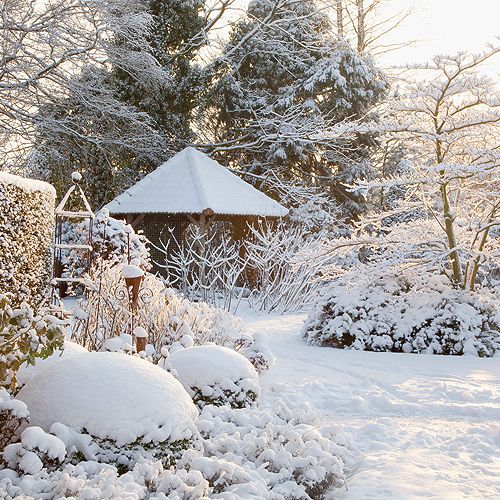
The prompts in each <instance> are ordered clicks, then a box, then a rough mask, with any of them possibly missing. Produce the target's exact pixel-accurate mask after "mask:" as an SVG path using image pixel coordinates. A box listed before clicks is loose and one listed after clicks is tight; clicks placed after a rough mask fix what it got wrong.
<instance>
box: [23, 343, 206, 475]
mask: <svg viewBox="0 0 500 500" xmlns="http://www.w3.org/2000/svg"><path fill="white" fill-rule="evenodd" d="M17 398H18V399H20V400H21V401H23V402H25V403H26V404H27V406H28V408H29V410H30V423H31V425H38V426H40V427H42V428H43V429H44V430H46V431H48V430H49V429H50V427H51V425H52V424H54V423H55V422H60V423H62V424H64V425H66V426H68V427H71V428H73V429H75V430H77V431H79V432H83V433H87V434H90V435H91V436H92V437H93V439H94V441H95V442H96V444H97V445H98V446H99V447H100V451H99V453H98V454H97V455H98V456H97V457H96V458H98V459H99V460H101V461H106V462H108V463H109V462H117V463H119V464H121V465H123V466H125V467H128V468H130V467H132V466H133V464H134V463H135V462H136V461H137V459H139V457H146V458H150V459H160V460H162V462H163V463H164V464H165V465H170V464H172V463H174V462H175V460H176V459H177V458H178V457H179V456H180V454H181V452H182V451H183V450H184V449H186V448H187V447H188V446H190V445H191V444H192V443H193V442H194V441H195V440H196V438H197V431H196V427H195V419H196V418H197V416H198V411H197V409H196V407H195V405H194V404H193V402H192V400H191V398H190V397H189V394H187V392H186V391H185V390H184V388H183V387H182V385H181V384H180V383H179V382H178V381H177V380H176V379H175V378H174V377H173V376H172V375H170V374H169V373H167V372H166V371H165V370H162V369H161V368H159V367H157V366H155V365H153V364H152V363H149V362H148V361H145V360H142V359H140V358H137V357H134V356H127V355H125V354H121V353H114V352H91V353H85V354H77V355H74V356H71V357H68V358H66V359H64V358H63V359H61V361H59V362H57V363H55V364H53V365H52V366H49V367H47V368H46V369H44V370H43V371H42V372H41V373H40V374H38V375H37V376H35V377H33V378H32V379H31V380H30V381H29V382H28V383H27V384H26V385H25V386H24V387H23V388H22V389H21V391H20V392H19V394H18V395H17Z"/></svg>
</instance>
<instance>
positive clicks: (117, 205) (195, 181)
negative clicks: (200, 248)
mask: <svg viewBox="0 0 500 500" xmlns="http://www.w3.org/2000/svg"><path fill="white" fill-rule="evenodd" d="M105 208H107V209H108V210H109V212H110V213H111V214H148V213H150V214H153V213H164V214H202V213H206V212H207V211H208V212H211V213H213V214H220V215H246V216H261V217H282V216H284V215H286V214H287V213H288V210H287V209H286V208H285V207H283V206H282V205H280V204H279V203H278V202H277V201H275V200H273V199H272V198H269V196H267V195H265V194H264V193H262V192H260V191H259V190H257V189H255V188H254V187H253V186H252V185H250V184H248V183H247V182H245V181H244V180H242V179H240V178H239V177H238V176H237V175H235V174H233V173H232V172H230V171H229V170H228V169H227V168H226V167H223V166H222V165H220V164H219V163H217V162H216V161H214V160H212V159H211V158H210V157H209V156H207V155H206V154H204V153H202V152H201V151H198V150H196V149H195V148H192V147H187V148H185V149H183V150H182V151H180V152H179V153H177V154H176V155H175V156H173V157H172V158H170V159H169V160H168V161H166V162H165V163H163V164H162V165H160V166H159V167H158V168H157V169H156V170H154V171H153V172H151V173H150V174H148V175H146V176H145V177H144V178H143V179H141V180H140V181H139V182H138V183H137V184H135V185H134V186H132V187H131V188H129V189H127V190H126V191H125V192H124V193H122V194H121V195H119V196H117V197H116V198H115V199H114V200H113V201H111V202H110V203H108V204H107V205H106V206H105Z"/></svg>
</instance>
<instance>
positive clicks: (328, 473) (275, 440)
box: [0, 404, 352, 500]
mask: <svg viewBox="0 0 500 500" xmlns="http://www.w3.org/2000/svg"><path fill="white" fill-rule="evenodd" d="M198 428H199V432H200V433H201V436H200V447H199V448H198V449H193V448H190V449H188V450H186V451H185V452H184V453H183V456H182V457H181V458H180V459H179V460H178V461H177V463H176V464H175V466H172V467H170V468H166V467H164V465H163V464H162V462H161V461H159V460H151V459H149V458H145V459H144V458H143V459H140V460H138V461H137V462H136V464H135V465H134V466H133V468H132V469H131V470H130V471H128V472H127V473H125V474H120V470H119V468H117V466H116V465H115V464H107V463H101V462H97V461H95V460H94V459H92V458H89V457H91V455H92V453H91V452H89V451H88V450H92V449H93V448H95V443H92V438H91V437H90V436H88V435H87V436H82V435H81V434H78V433H77V432H76V431H74V430H72V429H70V428H67V427H65V426H63V425H61V424H55V425H54V426H52V428H51V433H52V434H54V435H55V436H57V437H58V438H59V439H60V440H61V441H62V442H63V443H64V445H65V448H66V452H67V456H68V455H72V454H73V456H74V458H76V456H77V455H75V454H74V451H75V450H76V449H77V448H79V449H81V450H83V453H82V454H81V458H80V461H78V460H75V459H73V461H72V463H68V461H67V458H66V460H65V462H64V463H63V464H62V465H60V466H59V467H58V468H56V469H54V468H53V467H50V468H49V469H47V468H44V469H43V470H41V471H40V472H38V473H35V474H33V475H31V476H26V475H20V474H18V473H17V472H16V470H12V469H10V468H8V469H4V470H0V495H1V494H2V493H4V495H5V496H6V497H7V498H13V497H18V496H22V495H26V496H31V497H34V498H63V497H76V498H81V497H88V496H89V495H90V494H92V498H99V499H112V498H125V497H126V498H137V499H149V500H167V499H169V500H194V499H200V500H201V499H202V498H219V499H220V498H227V499H238V498H262V499H287V500H292V499H297V500H299V499H300V500H311V499H320V498H323V497H325V494H327V492H328V494H329V493H330V491H331V490H333V491H334V490H335V487H336V486H343V485H344V484H345V473H346V470H347V468H348V467H349V466H351V465H352V455H351V454H350V452H349V451H348V450H347V448H346V447H345V444H344V443H343V440H342V438H341V437H340V436H338V435H336V433H335V432H334V430H333V429H331V428H328V427H324V426H318V422H317V421H316V416H315V415H314V413H313V412H312V410H311V408H309V407H304V408H302V407H298V408H294V411H293V412H292V411H291V410H290V409H288V408H287V407H286V406H284V405H283V404H278V405H277V406H276V407H270V408H258V407H254V408H243V409H238V410H234V409H231V408H229V407H227V406H225V407H215V406H206V407H205V408H204V409H203V411H202V413H201V415H200V418H199V421H198ZM37 433H39V431H37V432H35V434H37ZM82 437H87V438H88V440H87V441H86V442H82ZM41 444H46V443H44V440H43V439H42V440H41ZM44 447H45V448H46V449H48V447H47V446H44ZM13 467H14V469H17V470H19V468H18V466H16V465H15V463H14V464H13Z"/></svg>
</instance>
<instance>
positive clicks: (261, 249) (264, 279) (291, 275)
mask: <svg viewBox="0 0 500 500" xmlns="http://www.w3.org/2000/svg"><path fill="white" fill-rule="evenodd" d="M250 230H251V236H250V238H249V241H247V242H246V245H245V247H246V258H247V260H248V269H249V271H248V272H249V274H250V275H251V277H252V278H251V281H252V293H251V295H250V297H249V302H250V305H251V306H252V307H253V308H254V309H256V310H258V311H267V312H280V313H284V312H290V311H299V310H303V309H304V308H307V307H308V306H310V305H311V304H312V303H313V302H314V300H315V298H316V296H317V294H318V292H319V291H320V290H321V288H322V285H323V283H322V281H321V279H320V270H319V268H318V265H317V262H316V261H315V259H314V257H316V254H317V251H318V249H319V245H318V243H319V241H318V236H317V235H316V236H312V235H311V234H310V232H309V230H308V229H307V228H306V227H304V226H301V225H299V226H296V227H292V228H290V227H288V226H286V225H285V224H283V223H282V224H277V225H274V226H267V225H264V224H263V225H259V226H258V227H252V228H250Z"/></svg>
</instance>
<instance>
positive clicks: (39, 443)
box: [3, 426, 66, 475]
mask: <svg viewBox="0 0 500 500" xmlns="http://www.w3.org/2000/svg"><path fill="white" fill-rule="evenodd" d="M65 457H66V447H65V445H64V443H63V442H62V441H61V440H60V439H59V438H58V437H57V436H53V435H52V434H48V433H46V432H45V431H44V430H43V429H41V428H40V427H37V426H32V427H26V429H24V431H23V432H22V433H21V442H20V443H13V444H9V445H8V446H7V447H6V448H5V450H4V452H3V460H4V462H5V463H6V465H7V466H8V467H9V468H10V469H13V470H16V471H17V472H20V473H24V474H31V475H33V474H37V473H38V472H40V471H41V470H42V469H44V468H46V469H49V470H50V469H55V468H56V467H57V465H58V464H60V463H61V462H62V461H63V460H64V459H65Z"/></svg>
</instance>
